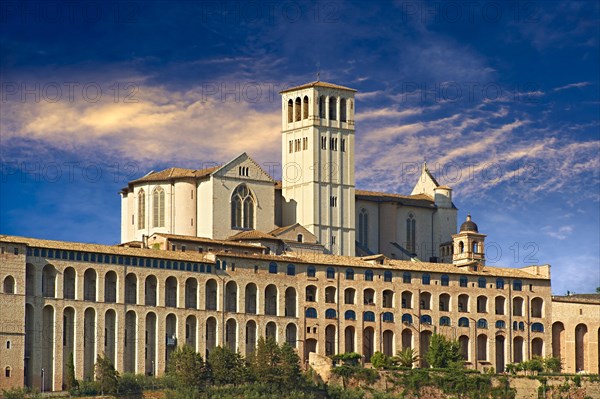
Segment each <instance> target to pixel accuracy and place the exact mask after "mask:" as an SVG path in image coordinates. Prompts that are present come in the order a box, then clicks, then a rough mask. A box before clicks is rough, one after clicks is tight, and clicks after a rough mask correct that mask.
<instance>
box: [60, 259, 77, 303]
mask: <svg viewBox="0 0 600 399" xmlns="http://www.w3.org/2000/svg"><path fill="white" fill-rule="evenodd" d="M76 281H77V273H76V272H75V269H74V268H72V267H67V268H66V269H65V271H64V272H63V298H64V299H75V292H76V290H75V282H76Z"/></svg>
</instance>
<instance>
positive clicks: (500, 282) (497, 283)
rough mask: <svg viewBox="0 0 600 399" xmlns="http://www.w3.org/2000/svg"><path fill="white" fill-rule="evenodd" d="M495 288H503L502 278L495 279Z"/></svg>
mask: <svg viewBox="0 0 600 399" xmlns="http://www.w3.org/2000/svg"><path fill="white" fill-rule="evenodd" d="M496 289H499V290H503V289H504V279H503V278H497V279H496Z"/></svg>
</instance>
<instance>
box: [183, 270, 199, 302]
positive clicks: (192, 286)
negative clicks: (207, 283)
mask: <svg viewBox="0 0 600 399" xmlns="http://www.w3.org/2000/svg"><path fill="white" fill-rule="evenodd" d="M185 307H186V309H198V280H196V278H195V277H190V278H188V279H187V280H185Z"/></svg>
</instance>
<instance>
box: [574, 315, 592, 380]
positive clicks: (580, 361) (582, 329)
mask: <svg viewBox="0 0 600 399" xmlns="http://www.w3.org/2000/svg"><path fill="white" fill-rule="evenodd" d="M587 335H588V328H587V325H585V324H583V323H581V324H578V325H577V326H576V327H575V372H579V371H584V370H586V367H588V366H589V364H588V358H587V349H588V348H587V347H588V337H587Z"/></svg>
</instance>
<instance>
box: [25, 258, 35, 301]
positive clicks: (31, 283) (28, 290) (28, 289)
mask: <svg viewBox="0 0 600 399" xmlns="http://www.w3.org/2000/svg"><path fill="white" fill-rule="evenodd" d="M35 282H36V274H35V266H33V265H32V264H31V263H27V264H26V265H25V295H35V294H36V292H35V291H36V289H35Z"/></svg>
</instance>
